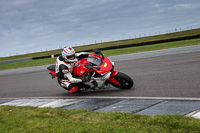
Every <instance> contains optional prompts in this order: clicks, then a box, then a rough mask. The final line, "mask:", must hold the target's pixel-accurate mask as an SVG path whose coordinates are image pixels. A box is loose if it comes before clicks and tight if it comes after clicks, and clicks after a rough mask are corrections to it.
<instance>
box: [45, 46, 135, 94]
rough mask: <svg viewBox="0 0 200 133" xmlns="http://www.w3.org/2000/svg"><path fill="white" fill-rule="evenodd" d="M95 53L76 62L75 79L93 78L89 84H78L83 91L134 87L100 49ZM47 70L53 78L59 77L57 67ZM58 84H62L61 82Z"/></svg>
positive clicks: (129, 79) (131, 81) (53, 66)
mask: <svg viewBox="0 0 200 133" xmlns="http://www.w3.org/2000/svg"><path fill="white" fill-rule="evenodd" d="M93 51H94V54H92V53H91V54H89V56H88V57H87V58H83V59H81V60H79V61H76V62H75V66H74V69H73V76H74V77H82V76H91V80H90V81H89V82H81V83H79V84H78V86H79V89H80V90H81V91H84V90H96V89H105V88H107V87H106V86H109V85H112V86H114V87H116V88H119V89H131V88H132V87H133V85H134V82H133V80H132V79H131V78H130V77H129V76H128V75H126V74H124V73H122V72H119V71H117V70H114V62H112V61H111V60H110V59H109V58H108V57H105V56H104V55H103V54H102V53H101V52H100V51H99V50H98V49H94V50H93ZM47 69H48V70H49V71H50V74H51V75H52V78H55V77H57V75H56V73H55V65H51V66H49V67H48V68H47ZM58 83H59V85H60V84H61V82H60V81H59V80H58Z"/></svg>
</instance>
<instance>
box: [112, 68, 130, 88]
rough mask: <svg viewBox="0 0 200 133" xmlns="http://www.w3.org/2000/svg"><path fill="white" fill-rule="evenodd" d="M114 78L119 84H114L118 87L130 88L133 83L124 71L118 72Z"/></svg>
mask: <svg viewBox="0 0 200 133" xmlns="http://www.w3.org/2000/svg"><path fill="white" fill-rule="evenodd" d="M114 78H115V79H116V80H117V81H118V82H119V83H120V84H119V85H114V86H115V87H117V88H119V89H131V88H132V87H133V85H134V82H133V80H132V79H131V78H130V77H129V76H128V75H126V74H124V73H121V72H118V74H117V75H116V76H115V77H114Z"/></svg>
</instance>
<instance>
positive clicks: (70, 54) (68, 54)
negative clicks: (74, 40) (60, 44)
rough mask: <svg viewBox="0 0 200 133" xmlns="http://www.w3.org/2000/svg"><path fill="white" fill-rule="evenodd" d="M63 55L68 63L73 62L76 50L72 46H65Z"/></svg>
mask: <svg viewBox="0 0 200 133" xmlns="http://www.w3.org/2000/svg"><path fill="white" fill-rule="evenodd" d="M62 57H63V59H64V60H65V61H66V62H68V63H73V62H74V61H75V60H76V59H75V50H74V49H73V48H71V47H64V48H63V50H62Z"/></svg>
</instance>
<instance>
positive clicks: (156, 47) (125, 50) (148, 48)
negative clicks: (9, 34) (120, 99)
mask: <svg viewBox="0 0 200 133" xmlns="http://www.w3.org/2000/svg"><path fill="white" fill-rule="evenodd" d="M195 44H200V39H191V40H185V41H176V42H169V43H160V44H154V45H146V46H139V47H130V48H123V49H114V50H105V51H102V53H103V54H104V55H105V56H112V55H120V54H128V53H136V52H143V51H151V50H159V49H166V48H173V47H181V46H189V45H195ZM55 60H56V57H55V58H46V59H38V60H31V61H25V62H16V63H9V64H2V65H0V70H8V69H15V68H22V67H31V66H39V65H47V64H53V63H55Z"/></svg>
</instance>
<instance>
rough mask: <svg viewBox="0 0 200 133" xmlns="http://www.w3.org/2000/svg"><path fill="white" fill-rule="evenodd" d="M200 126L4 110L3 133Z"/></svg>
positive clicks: (189, 121)
mask: <svg viewBox="0 0 200 133" xmlns="http://www.w3.org/2000/svg"><path fill="white" fill-rule="evenodd" d="M199 123H200V120H198V119H194V118H189V117H185V116H180V115H156V116H144V115H138V114H131V113H111V112H107V113H101V112H94V111H86V110H65V109H52V108H36V107H11V106H0V132H1V133H29V132H30V133H36V132H37V133H54V132H56V133H134V132H137V133H148V132H149V133H199V131H200V124H199Z"/></svg>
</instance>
